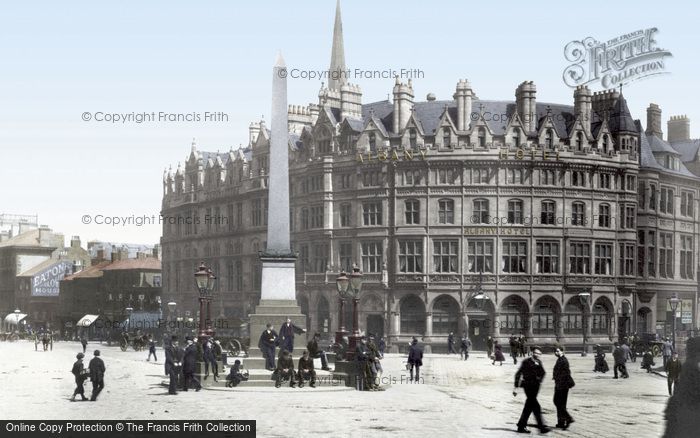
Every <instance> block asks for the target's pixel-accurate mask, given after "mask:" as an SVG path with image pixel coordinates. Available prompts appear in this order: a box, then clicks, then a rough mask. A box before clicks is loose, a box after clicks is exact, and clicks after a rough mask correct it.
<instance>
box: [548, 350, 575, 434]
mask: <svg viewBox="0 0 700 438" xmlns="http://www.w3.org/2000/svg"><path fill="white" fill-rule="evenodd" d="M554 355H555V356H557V363H555V364H554V372H553V373H552V379H554V406H556V407H557V425H556V427H558V428H560V429H566V428H568V427H569V424H571V423H573V422H574V419H573V418H571V415H569V412H568V411H567V410H566V403H567V401H568V399H569V389H571V388H573V385H574V379H573V378H572V377H571V370H570V369H569V360H568V359H567V358H566V356H564V352H563V351H562V349H561V348H557V349H556V350H555V351H554Z"/></svg>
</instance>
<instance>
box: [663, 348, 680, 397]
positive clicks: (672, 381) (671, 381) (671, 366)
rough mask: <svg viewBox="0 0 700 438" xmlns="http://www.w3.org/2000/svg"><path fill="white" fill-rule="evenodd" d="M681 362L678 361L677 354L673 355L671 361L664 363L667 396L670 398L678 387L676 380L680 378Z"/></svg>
mask: <svg viewBox="0 0 700 438" xmlns="http://www.w3.org/2000/svg"><path fill="white" fill-rule="evenodd" d="M681 369H682V367H681V361H680V360H678V353H675V352H674V353H673V357H672V358H671V360H669V361H668V363H666V379H667V380H668V395H669V396H672V395H673V392H674V391H675V390H676V388H677V387H678V379H679V378H680V376H681Z"/></svg>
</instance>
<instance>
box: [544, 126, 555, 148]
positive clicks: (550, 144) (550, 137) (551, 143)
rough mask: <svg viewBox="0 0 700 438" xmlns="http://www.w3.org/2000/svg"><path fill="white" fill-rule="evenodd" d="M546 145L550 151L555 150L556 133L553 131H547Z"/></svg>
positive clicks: (545, 134)
mask: <svg viewBox="0 0 700 438" xmlns="http://www.w3.org/2000/svg"><path fill="white" fill-rule="evenodd" d="M544 144H545V146H547V148H549V149H553V148H554V132H552V130H551V129H548V130H546V131H545V133H544Z"/></svg>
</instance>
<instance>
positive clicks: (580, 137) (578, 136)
mask: <svg viewBox="0 0 700 438" xmlns="http://www.w3.org/2000/svg"><path fill="white" fill-rule="evenodd" d="M576 150H577V151H581V150H583V134H581V133H580V132H577V133H576Z"/></svg>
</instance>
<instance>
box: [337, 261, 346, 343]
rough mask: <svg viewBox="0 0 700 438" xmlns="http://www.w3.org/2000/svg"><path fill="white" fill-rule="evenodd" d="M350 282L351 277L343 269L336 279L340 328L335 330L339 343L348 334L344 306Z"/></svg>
mask: <svg viewBox="0 0 700 438" xmlns="http://www.w3.org/2000/svg"><path fill="white" fill-rule="evenodd" d="M349 284H350V279H349V278H348V276H347V274H346V273H345V271H341V272H340V275H339V276H338V278H336V279H335V286H336V288H337V289H338V330H337V331H336V332H335V343H336V344H338V345H340V344H341V343H342V342H343V337H344V336H345V335H347V334H348V332H347V331H346V330H345V318H344V307H345V298H346V297H347V292H348V286H349Z"/></svg>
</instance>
